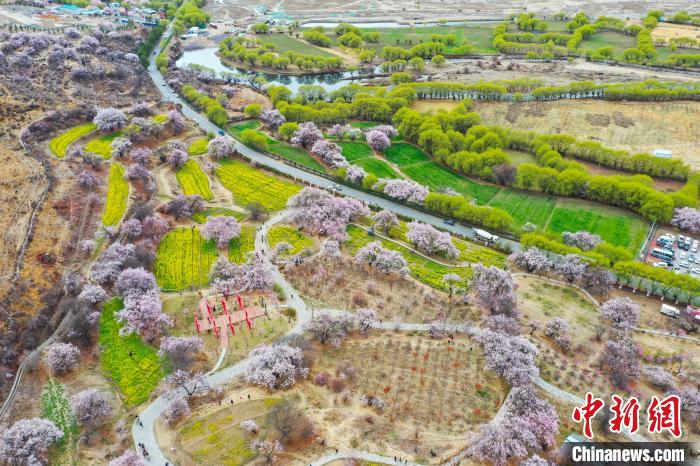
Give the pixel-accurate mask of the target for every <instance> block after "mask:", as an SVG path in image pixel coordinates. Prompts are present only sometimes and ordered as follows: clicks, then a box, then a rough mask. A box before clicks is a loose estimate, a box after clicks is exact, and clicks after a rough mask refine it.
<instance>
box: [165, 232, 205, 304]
mask: <svg viewBox="0 0 700 466" xmlns="http://www.w3.org/2000/svg"><path fill="white" fill-rule="evenodd" d="M216 258H217V250H216V244H215V243H214V242H213V241H207V240H205V239H204V237H202V235H201V234H200V233H199V230H198V229H196V228H194V227H192V228H187V227H185V228H178V229H175V230H172V231H170V232H169V233H168V234H167V235H165V236H164V237H163V239H162V240H161V241H160V244H158V250H157V251H156V260H155V263H154V265H153V271H154V273H155V276H156V279H157V281H158V286H159V287H161V288H162V289H163V290H170V291H177V290H184V289H187V288H189V287H202V286H205V285H207V284H209V271H210V270H211V266H212V264H213V263H214V261H216Z"/></svg>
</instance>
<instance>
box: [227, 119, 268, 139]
mask: <svg viewBox="0 0 700 466" xmlns="http://www.w3.org/2000/svg"><path fill="white" fill-rule="evenodd" d="M258 128H260V122H259V121H257V120H246V121H244V122H243V123H237V124H235V125H231V126H229V127H228V130H229V131H230V132H231V134H233V135H234V136H238V135H240V134H241V133H242V132H243V131H245V130H247V129H258Z"/></svg>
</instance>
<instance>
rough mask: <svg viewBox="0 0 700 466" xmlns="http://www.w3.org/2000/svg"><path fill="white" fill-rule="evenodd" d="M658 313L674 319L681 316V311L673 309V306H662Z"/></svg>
mask: <svg viewBox="0 0 700 466" xmlns="http://www.w3.org/2000/svg"><path fill="white" fill-rule="evenodd" d="M660 312H661V313H662V314H665V315H667V316H670V317H673V318H675V319H677V318H678V316H680V315H681V311H679V310H678V309H677V308H675V307H673V306H669V305H668V304H662V305H661V311H660Z"/></svg>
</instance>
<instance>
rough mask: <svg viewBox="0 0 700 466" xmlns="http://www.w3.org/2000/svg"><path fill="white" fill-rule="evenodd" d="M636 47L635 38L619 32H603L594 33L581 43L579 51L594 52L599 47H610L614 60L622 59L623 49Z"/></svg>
mask: <svg viewBox="0 0 700 466" xmlns="http://www.w3.org/2000/svg"><path fill="white" fill-rule="evenodd" d="M636 46H637V38H636V37H634V36H629V35H626V34H623V33H621V32H615V31H605V32H596V33H595V34H593V35H592V36H591V37H590V39H587V40H584V41H583V42H581V45H580V47H579V48H580V49H581V50H591V51H595V50H597V49H599V48H601V47H612V48H613V56H614V57H615V58H619V59H621V58H622V52H624V51H625V49H629V48H634V47H636Z"/></svg>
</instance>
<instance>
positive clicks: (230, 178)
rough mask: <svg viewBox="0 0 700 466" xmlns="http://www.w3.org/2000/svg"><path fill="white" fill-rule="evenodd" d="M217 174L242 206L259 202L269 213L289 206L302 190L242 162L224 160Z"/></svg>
mask: <svg viewBox="0 0 700 466" xmlns="http://www.w3.org/2000/svg"><path fill="white" fill-rule="evenodd" d="M216 174H217V175H218V176H219V179H220V180H221V184H222V185H223V186H224V187H225V188H226V189H228V190H229V191H231V192H232V193H233V198H234V200H235V201H236V203H237V204H238V205H241V206H246V205H248V204H250V203H251V202H259V203H260V204H261V205H262V206H263V207H265V208H266V209H267V210H269V211H274V210H281V209H283V208H284V207H285V206H286V205H287V200H289V198H290V197H292V196H293V195H295V194H296V193H298V192H299V191H300V190H301V187H300V186H297V185H295V184H293V183H290V182H288V181H284V180H282V179H280V178H277V177H275V176H272V175H268V174H267V173H265V172H263V171H261V170H257V169H255V168H253V167H251V166H250V165H248V164H246V163H244V162H241V161H240V160H227V159H225V160H222V161H221V162H220V165H219V167H218V168H217V169H216Z"/></svg>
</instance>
